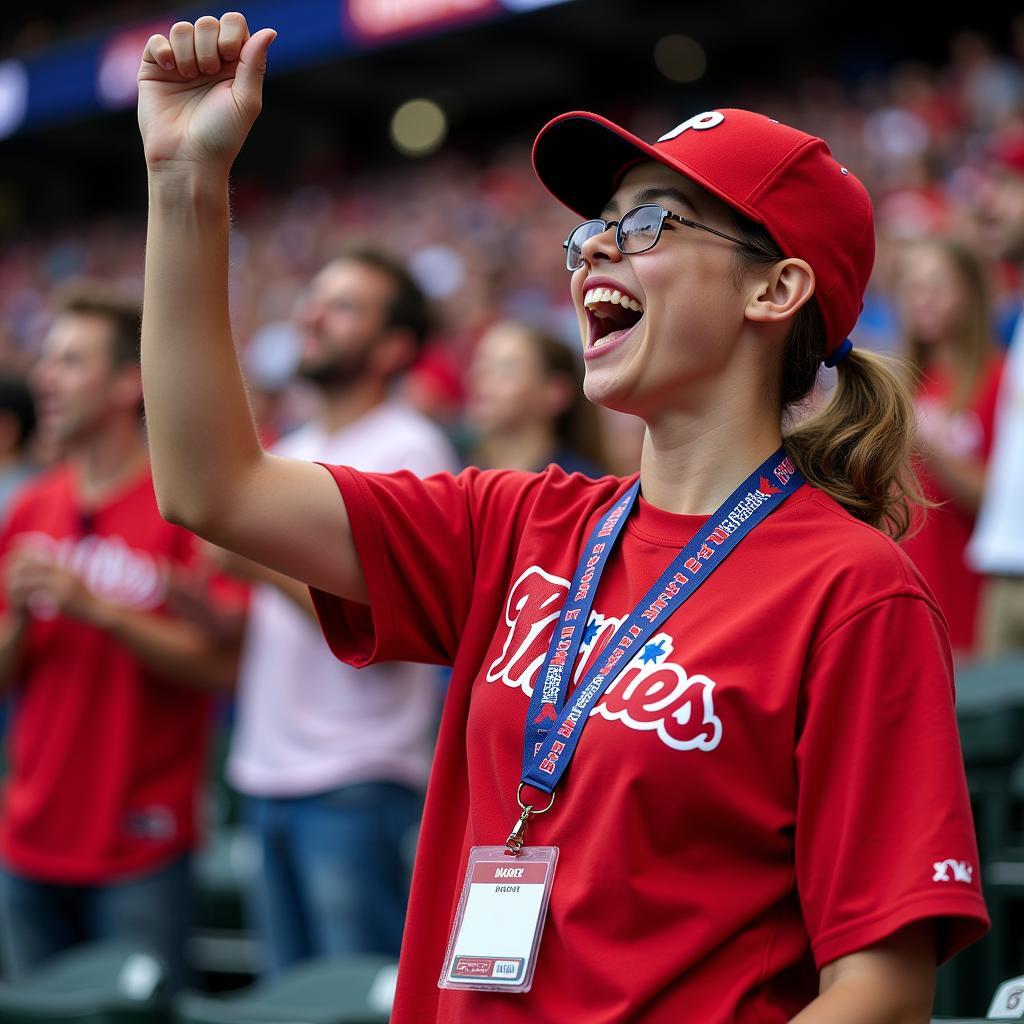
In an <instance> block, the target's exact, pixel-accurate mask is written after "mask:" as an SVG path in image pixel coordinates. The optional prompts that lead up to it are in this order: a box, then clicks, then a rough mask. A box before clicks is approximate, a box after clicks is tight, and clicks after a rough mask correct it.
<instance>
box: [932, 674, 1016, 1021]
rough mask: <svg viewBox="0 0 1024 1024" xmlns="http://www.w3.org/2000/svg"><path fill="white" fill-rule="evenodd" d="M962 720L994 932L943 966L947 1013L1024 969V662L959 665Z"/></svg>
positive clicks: (977, 1003) (941, 1001)
mask: <svg viewBox="0 0 1024 1024" xmlns="http://www.w3.org/2000/svg"><path fill="white" fill-rule="evenodd" d="M957 718H958V721H959V725H960V742H961V744H962V746H963V753H964V763H965V766H966V769H967V784H968V787H969V789H970V793H971V803H972V805H973V808H974V815H975V824H976V826H977V830H978V846H979V850H980V855H981V874H982V885H983V888H984V892H985V899H986V901H987V903H988V908H989V913H990V915H991V917H992V931H991V933H990V934H989V935H988V936H987V937H986V938H985V939H984V940H982V941H981V942H980V943H977V944H975V945H974V946H972V947H971V948H969V949H967V950H965V951H964V952H963V953H961V954H960V955H959V956H957V957H956V958H955V959H954V960H953V961H952V962H951V963H950V964H948V965H947V966H945V967H943V968H942V970H940V972H939V984H938V993H937V998H936V1006H937V1008H938V1009H939V1010H940V1011H942V1012H944V1013H952V1012H957V1011H960V1012H963V1011H964V1010H966V1009H977V1008H980V1007H982V1006H987V1000H988V999H989V998H990V997H991V994H992V992H994V991H995V989H996V986H997V985H998V984H999V982H1000V981H1001V980H1002V979H1004V978H1006V977H1008V976H1010V975H1014V974H1018V973H1019V972H1020V969H1021V966H1022V965H1021V963H1020V962H1019V961H1018V960H1016V959H1015V957H1016V956H1017V955H1019V950H1020V948H1021V943H1022V941H1024V934H1022V932H1021V923H1020V922H1021V920H1022V917H1024V915H1022V914H1021V913H1020V911H1021V907H1022V906H1024V659H1021V658H1020V657H1014V658H1005V659H1000V660H996V661H990V662H976V663H973V664H966V665H962V666H960V667H959V668H958V670H957ZM1015 951H1016V952H1015Z"/></svg>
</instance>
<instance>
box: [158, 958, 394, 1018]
mask: <svg viewBox="0 0 1024 1024" xmlns="http://www.w3.org/2000/svg"><path fill="white" fill-rule="evenodd" d="M396 972H397V964H396V963H395V962H394V960H392V959H390V958H388V957H380V956H367V957H361V956H356V957H325V958H323V959H319V960H312V961H309V962H307V963H304V964H300V965H299V966H297V967H295V968H293V969H292V970H291V971H289V972H288V973H287V974H285V975H283V976H282V977H281V978H278V979H274V980H270V981H264V982H260V983H258V984H256V985H253V986H252V987H251V988H247V989H244V990H242V991H239V992H233V993H229V994H227V995H223V996H203V995H196V994H185V995H182V996H181V997H179V999H178V1000H177V1002H176V1004H175V1010H174V1018H175V1021H176V1022H177V1024H259V1022H261V1021H265V1022H271V1021H273V1022H276V1024H280V1022H281V1021H289V1022H296V1024H298V1022H300V1021H301V1022H302V1024H387V1020H388V1018H389V1016H390V1014H391V1002H392V998H393V996H394V982H395V975H396Z"/></svg>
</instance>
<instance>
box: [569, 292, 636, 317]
mask: <svg viewBox="0 0 1024 1024" xmlns="http://www.w3.org/2000/svg"><path fill="white" fill-rule="evenodd" d="M601 302H610V303H612V305H615V306H622V308H623V309H632V310H633V311H634V312H636V313H642V312H643V311H644V307H643V306H641V305H640V303H639V302H637V301H636V299H631V298H630V297H629V296H628V295H623V294H622V292H620V291H619V290H618V289H617V288H615V289H613V288H591V289H590V291H588V292H587V293H586V295H585V296H584V297H583V304H584V305H585V306H587V307H593V306H596V305H597V304H598V303H601Z"/></svg>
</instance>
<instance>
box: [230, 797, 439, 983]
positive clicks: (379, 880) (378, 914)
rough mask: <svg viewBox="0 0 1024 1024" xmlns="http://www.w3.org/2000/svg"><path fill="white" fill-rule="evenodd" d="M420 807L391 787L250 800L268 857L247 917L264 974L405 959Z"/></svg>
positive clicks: (250, 814) (251, 818) (252, 820)
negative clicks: (324, 960)
mask: <svg viewBox="0 0 1024 1024" xmlns="http://www.w3.org/2000/svg"><path fill="white" fill-rule="evenodd" d="M422 807H423V797H422V795H421V794H419V793H417V792H415V791H414V790H411V789H408V788H407V787H405V786H402V785H399V784H397V783H393V782H364V783H359V784H357V785H351V786H342V787H340V788H338V789H332V790H329V791H328V792H326V793H318V794H314V795H312V796H305V797H287V798H280V797H273V798H268V797H249V798H248V799H247V800H246V820H247V822H248V825H249V827H250V829H251V830H252V832H253V833H254V835H255V838H256V839H257V841H258V843H259V847H260V850H261V855H262V857H261V866H260V870H259V871H258V872H257V873H256V876H255V878H254V879H253V883H252V885H251V887H250V891H249V893H248V904H249V908H248V909H249V913H250V916H251V918H252V922H253V924H254V926H255V928H256V930H257V932H258V934H259V937H260V940H261V942H262V945H263V948H264V950H265V961H264V968H265V972H266V973H267V974H270V975H274V974H279V973H280V972H281V971H282V970H284V969H285V968H286V967H288V966H289V965H291V964H294V963H297V962H298V961H300V960H305V959H308V958H309V957H313V956H325V955H328V954H339V953H384V954H390V955H392V956H397V955H398V950H399V947H400V946H401V943H402V928H403V926H404V924H405V907H406V903H407V901H408V888H407V875H408V871H407V864H406V858H405V857H404V856H403V850H404V849H406V848H407V844H408V843H409V842H410V839H411V838H412V834H413V829H414V828H415V826H416V824H417V823H418V821H419V818H420V814H421V812H422Z"/></svg>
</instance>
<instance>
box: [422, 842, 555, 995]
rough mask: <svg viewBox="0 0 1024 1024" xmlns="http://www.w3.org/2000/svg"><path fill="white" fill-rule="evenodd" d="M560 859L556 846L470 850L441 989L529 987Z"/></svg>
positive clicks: (512, 989)
mask: <svg viewBox="0 0 1024 1024" xmlns="http://www.w3.org/2000/svg"><path fill="white" fill-rule="evenodd" d="M557 862H558V847H557V846H524V847H523V849H522V851H521V852H520V853H519V855H518V856H515V857H512V856H509V853H508V850H507V849H506V848H505V847H504V846H474V847H473V848H472V849H471V850H470V851H469V865H468V867H467V869H466V878H465V881H464V882H463V885H462V895H461V896H460V898H459V907H458V910H457V911H456V914H455V925H454V927H453V928H452V934H451V938H450V939H449V940H448V949H447V952H446V953H445V958H444V967H443V968H442V970H441V977H440V978H439V979H438V982H437V984H438V987H439V988H457V989H474V990H476V991H482V992H529V991H530V986H531V985H532V984H533V971H534V968H535V967H536V966H537V954H538V952H539V950H540V939H541V935H542V934H543V931H544V921H545V919H546V918H547V912H548V901H549V900H550V898H551V883H552V881H553V880H554V877H555V865H556V864H557Z"/></svg>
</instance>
